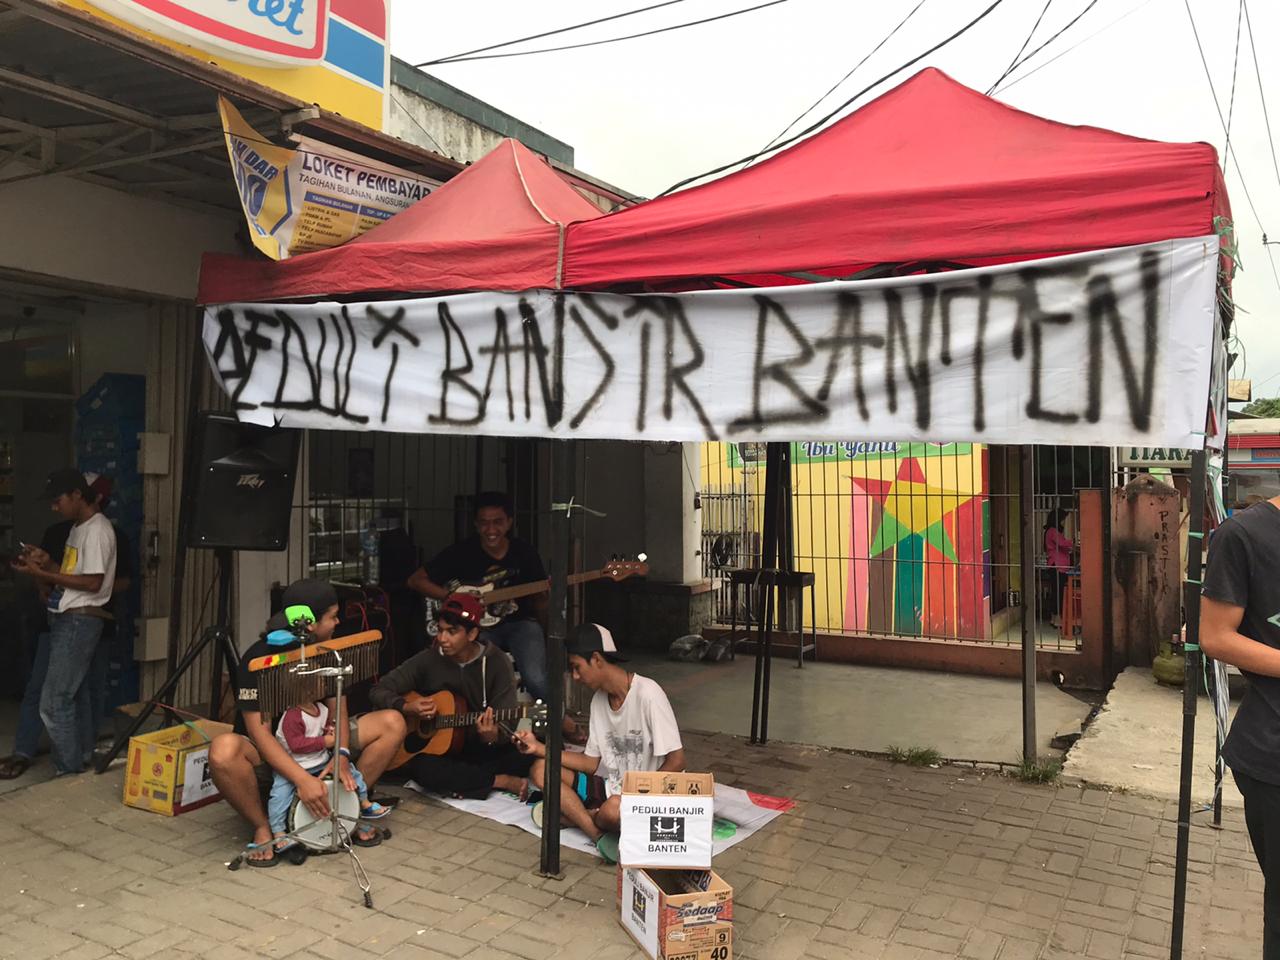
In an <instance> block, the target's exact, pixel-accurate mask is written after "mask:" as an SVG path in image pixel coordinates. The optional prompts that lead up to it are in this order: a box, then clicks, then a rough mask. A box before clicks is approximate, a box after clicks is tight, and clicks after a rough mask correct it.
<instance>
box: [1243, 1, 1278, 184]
mask: <svg viewBox="0 0 1280 960" xmlns="http://www.w3.org/2000/svg"><path fill="white" fill-rule="evenodd" d="M1241 4H1242V6H1243V7H1244V23H1245V28H1246V29H1247V30H1248V31H1249V49H1250V50H1251V51H1253V72H1254V75H1255V76H1256V77H1257V78H1258V99H1260V100H1261V101H1262V119H1263V121H1264V122H1265V123H1266V126H1267V144H1268V146H1270V147H1271V166H1272V168H1273V169H1274V170H1275V172H1276V182H1277V183H1280V161H1277V160H1276V140H1275V137H1273V136H1272V135H1271V115H1270V114H1269V113H1268V112H1267V95H1266V94H1265V93H1264V92H1263V90H1262V71H1261V70H1260V69H1259V68H1258V47H1257V45H1256V44H1254V42H1253V21H1252V20H1250V19H1249V4H1248V0H1241Z"/></svg>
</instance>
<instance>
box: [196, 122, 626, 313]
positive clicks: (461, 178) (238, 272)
mask: <svg viewBox="0 0 1280 960" xmlns="http://www.w3.org/2000/svg"><path fill="white" fill-rule="evenodd" d="M600 214H601V212H600V210H598V209H597V208H596V207H595V206H594V205H593V204H592V203H591V202H590V201H588V200H587V199H586V198H585V197H583V196H582V195H581V194H579V193H578V192H577V191H576V190H574V189H573V188H572V187H571V186H569V184H567V183H566V182H565V181H564V180H563V179H561V178H560V176H559V175H558V174H556V172H555V171H554V170H552V169H551V168H550V167H549V166H547V164H546V163H545V162H544V161H543V160H542V159H541V158H540V157H539V156H538V155H537V154H535V153H533V152H532V151H530V150H529V149H528V148H527V147H525V146H524V145H523V144H521V143H520V142H518V141H516V140H509V139H508V140H503V141H502V143H500V144H499V145H498V146H497V147H495V148H494V149H493V150H491V151H490V152H489V153H488V154H486V155H485V156H484V157H482V158H481V159H480V160H477V161H476V162H475V163H474V164H472V165H471V166H469V167H467V169H465V170H463V171H462V173H460V174H458V175H457V176H456V177H454V178H453V179H452V180H450V181H449V182H448V183H446V184H444V185H443V186H442V187H440V188H439V189H437V190H435V191H434V192H433V193H431V194H429V195H428V196H426V197H424V198H423V199H422V200H420V201H418V202H417V203H415V204H414V205H413V206H412V207H410V208H409V209H407V210H404V211H402V212H400V213H398V214H396V215H395V216H394V217H392V218H391V219H389V220H388V221H387V222H386V223H383V224H380V225H378V226H376V227H374V228H373V229H372V230H370V231H369V232H367V233H365V234H362V235H361V236H359V237H356V238H355V239H354V240H351V241H350V242H348V243H345V244H343V245H342V246H339V247H334V248H332V249H330V250H319V251H316V252H314V253H304V254H301V255H299V256H296V257H291V258H290V259H288V260H281V261H278V262H277V261H272V260H260V259H255V260H247V259H242V258H239V257H229V256H225V255H220V254H206V255H205V257H204V262H203V264H202V266H201V270H200V291H199V301H200V302H201V303H227V302H232V301H272V300H287V299H295V298H300V297H323V296H334V295H342V294H361V293H373V292H392V291H395V292H401V291H404V292H426V291H438V290H526V289H529V288H532V287H554V286H556V285H557V281H558V279H559V277H558V268H559V266H560V261H559V258H560V254H561V251H562V247H561V231H562V230H563V229H564V225H565V224H567V223H569V222H570V221H573V220H590V219H592V218H594V217H598V216H600Z"/></svg>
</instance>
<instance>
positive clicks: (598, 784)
mask: <svg viewBox="0 0 1280 960" xmlns="http://www.w3.org/2000/svg"><path fill="white" fill-rule="evenodd" d="M573 792H574V793H576V794H577V795H578V798H579V799H580V800H581V801H582V805H583V806H584V807H586V808H587V809H588V810H594V809H596V808H597V807H599V806H602V805H603V804H604V802H605V800H607V799H608V798H609V791H608V789H606V787H605V782H604V780H602V779H601V778H600V777H597V776H591V775H588V774H585V773H579V774H578V775H577V776H575V777H574V778H573Z"/></svg>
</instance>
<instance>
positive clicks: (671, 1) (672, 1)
mask: <svg viewBox="0 0 1280 960" xmlns="http://www.w3.org/2000/svg"><path fill="white" fill-rule="evenodd" d="M684 2H685V0H663V2H662V3H651V4H650V5H649V6H647V7H639V8H637V9H635V10H627V11H624V12H623V13H615V14H613V15H612V16H608V17H600V18H598V19H596V20H586V21H584V22H583V23H574V24H571V25H569V26H567V27H557V28H556V29H555V30H545V31H543V32H542V33H533V34H530V35H529V36H527V37H520V38H519V39H517V40H504V41H503V42H502V43H491V44H489V46H487V47H476V48H475V49H474V50H464V51H462V52H461V53H453V54H450V55H449V56H447V57H440V58H439V59H436V60H427V61H424V62H423V63H416V64H414V66H415V67H434V66H435V65H436V64H438V63H447V62H449V61H450V60H455V59H457V58H458V57H469V56H471V55H472V54H475V53H488V52H489V51H490V50H501V49H502V48H503V47H514V46H515V45H516V44H517V43H526V42H528V41H529V40H541V39H542V38H543V37H554V36H556V35H557V34H561V33H570V32H571V31H574V30H582V29H583V28H585V27H594V26H596V24H600V23H608V22H609V21H610V20H621V19H623V18H624V17H634V16H635V15H636V14H638V13H648V12H649V11H650V10H657V9H659V8H661V7H671V6H675V5H676V4H677V3H684Z"/></svg>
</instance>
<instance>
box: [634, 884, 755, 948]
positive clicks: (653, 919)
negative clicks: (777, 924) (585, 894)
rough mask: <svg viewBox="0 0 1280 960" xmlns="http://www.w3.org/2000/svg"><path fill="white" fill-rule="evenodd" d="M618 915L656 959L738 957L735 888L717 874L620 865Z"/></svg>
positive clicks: (635, 937)
mask: <svg viewBox="0 0 1280 960" xmlns="http://www.w3.org/2000/svg"><path fill="white" fill-rule="evenodd" d="M618 911H619V914H618V922H619V923H621V924H622V926H623V928H624V929H625V930H626V931H627V933H629V934H631V936H632V937H633V938H634V939H635V941H636V943H638V944H640V946H641V948H643V950H644V952H645V953H647V954H648V955H649V956H650V957H652V958H653V960H730V958H731V957H732V956H733V888H732V887H731V886H729V885H728V884H727V883H725V882H724V881H723V880H721V879H720V877H719V876H718V875H717V874H716V873H715V872H714V871H712V870H642V869H639V868H638V867H619V868H618Z"/></svg>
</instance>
